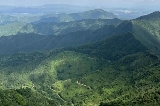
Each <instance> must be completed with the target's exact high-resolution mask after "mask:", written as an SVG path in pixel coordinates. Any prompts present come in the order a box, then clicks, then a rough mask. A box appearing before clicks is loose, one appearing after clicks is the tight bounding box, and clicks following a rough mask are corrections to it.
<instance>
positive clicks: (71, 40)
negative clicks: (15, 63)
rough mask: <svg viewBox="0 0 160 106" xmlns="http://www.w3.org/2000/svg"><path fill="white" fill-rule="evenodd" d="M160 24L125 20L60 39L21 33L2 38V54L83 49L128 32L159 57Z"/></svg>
mask: <svg viewBox="0 0 160 106" xmlns="http://www.w3.org/2000/svg"><path fill="white" fill-rule="evenodd" d="M149 16H150V15H149ZM156 19H157V20H159V18H156ZM113 20H115V19H113ZM101 21H103V20H101ZM79 22H81V21H79ZM86 22H87V21H86ZM93 22H96V21H94V20H93ZM106 22H107V21H106ZM108 22H110V21H108ZM71 23H72V22H71ZM82 23H83V21H82ZM91 23H92V20H91ZM111 23H112V22H111ZM64 24H66V25H67V23H64ZM72 25H73V23H72V24H71V26H72ZM76 25H77V24H75V26H74V27H73V28H76ZM87 25H89V24H87ZM97 25H98V24H97ZM159 25H160V24H156V22H154V20H150V21H148V22H147V21H145V19H143V20H139V19H135V20H127V21H124V22H122V23H120V24H119V25H114V23H112V24H111V25H106V26H103V27H101V28H99V29H95V30H91V29H86V30H84V29H83V30H76V31H75V32H71V33H69V32H68V33H66V34H65V33H64V35H63V34H62V35H58V36H38V34H32V33H31V34H22V35H23V36H20V35H21V34H20V35H17V36H11V37H3V38H1V40H0V45H1V50H0V51H1V53H15V52H20V51H24V52H33V51H36V50H40V51H43V50H51V49H56V48H63V47H69V46H73V45H75V46H80V45H83V44H88V43H94V42H96V41H100V40H103V39H106V38H107V37H110V36H113V35H123V34H124V35H125V34H126V33H131V35H132V36H133V37H134V38H135V39H136V40H137V41H138V42H140V43H141V44H142V45H144V46H145V47H146V48H148V50H150V51H152V52H154V53H157V54H159V51H160V40H159V36H160V35H159V33H158V31H159V28H160V26H159ZM82 27H83V26H82ZM41 29H43V27H42V28H40V30H41ZM77 29H80V27H78V28H77ZM150 29H152V30H150ZM67 30H72V27H71V29H67ZM44 31H45V30H44ZM154 33H155V34H154ZM26 37H27V40H25V39H26ZM4 38H5V41H4ZM20 39H21V40H20ZM24 40H25V43H22V42H21V41H24ZM126 40H127V39H126ZM10 41H12V42H10ZM4 42H6V43H4ZM124 42H125V41H124ZM30 48H31V49H30Z"/></svg>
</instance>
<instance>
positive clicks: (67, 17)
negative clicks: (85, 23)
mask: <svg viewBox="0 0 160 106" xmlns="http://www.w3.org/2000/svg"><path fill="white" fill-rule="evenodd" d="M114 18H118V17H117V16H116V15H115V14H113V13H111V12H107V11H104V10H102V9H94V10H90V11H85V12H79V13H71V14H57V15H55V16H52V17H50V16H49V17H45V18H42V19H40V20H39V21H37V22H69V21H75V20H82V19H114Z"/></svg>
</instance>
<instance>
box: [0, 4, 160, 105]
mask: <svg viewBox="0 0 160 106" xmlns="http://www.w3.org/2000/svg"><path fill="white" fill-rule="evenodd" d="M57 6H58V5H57ZM51 7H52V6H51ZM17 8H18V7H17ZM19 8H20V7H19ZM46 8H47V7H46V6H45V7H44V10H45V12H44V13H46V11H48V10H49V9H46ZM48 8H49V5H48ZM52 8H53V7H52ZM57 8H58V7H57ZM64 8H65V6H64ZM66 8H69V7H66ZM70 8H71V7H70ZM72 8H77V7H72ZM86 8H87V7H86ZM23 9H25V10H29V9H26V8H23ZM30 9H31V10H32V8H30ZM18 10H19V9H18ZM18 10H16V9H14V11H18ZM72 10H73V9H72ZM7 11H8V12H9V10H7ZM35 11H39V9H37V8H36V10H35ZM68 11H69V10H68ZM19 12H20V11H19ZM74 12H75V11H74ZM76 12H77V11H76ZM50 15H51V14H48V15H46V14H45V15H44V14H41V15H39V14H37V15H35V17H34V16H33V15H31V16H28V17H26V18H27V19H29V20H28V21H25V22H24V21H22V20H21V19H19V20H17V19H16V18H15V17H14V18H13V17H12V18H13V20H6V23H3V24H0V30H1V31H0V36H1V37H0V106H159V105H160V57H159V55H160V33H159V31H160V30H159V28H160V23H159V22H160V12H153V13H150V14H147V15H144V16H141V17H139V18H138V17H137V18H135V19H130V20H129V19H128V20H124V19H119V18H118V16H116V15H114V14H113V13H111V12H107V11H104V10H102V9H94V10H89V11H88V10H86V11H83V12H82V11H79V12H77V13H64V14H63V13H62V14H54V15H53V14H52V15H51V16H50ZM8 21H10V22H8ZM12 21H14V22H12Z"/></svg>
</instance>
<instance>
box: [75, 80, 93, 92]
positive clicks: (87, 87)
mask: <svg viewBox="0 0 160 106" xmlns="http://www.w3.org/2000/svg"><path fill="white" fill-rule="evenodd" d="M76 83H77V84H78V85H81V86H84V87H87V88H89V89H90V90H92V88H91V87H90V86H88V85H85V84H82V83H80V82H79V81H77V82H76Z"/></svg>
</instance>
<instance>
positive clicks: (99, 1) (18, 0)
mask: <svg viewBox="0 0 160 106" xmlns="http://www.w3.org/2000/svg"><path fill="white" fill-rule="evenodd" d="M44 4H72V5H85V6H96V7H102V6H103V7H104V6H105V7H146V8H147V7H152V8H154V7H160V6H159V5H160V0H1V2H0V5H16V6H22V5H23V6H36V5H44Z"/></svg>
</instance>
